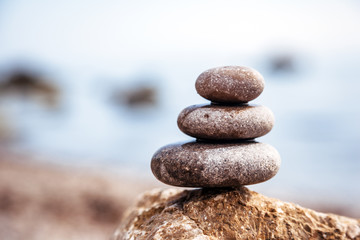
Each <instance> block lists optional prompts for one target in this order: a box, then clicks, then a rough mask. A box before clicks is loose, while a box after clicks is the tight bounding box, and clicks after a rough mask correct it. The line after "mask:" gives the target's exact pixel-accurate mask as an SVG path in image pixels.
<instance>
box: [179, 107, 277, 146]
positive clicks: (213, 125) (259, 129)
mask: <svg viewBox="0 0 360 240" xmlns="http://www.w3.org/2000/svg"><path fill="white" fill-rule="evenodd" d="M177 123H178V126H179V128H180V130H181V131H183V132H184V133H185V134H187V135H189V136H192V137H195V138H200V139H212V140H239V139H251V138H257V137H261V136H264V135H265V134H267V133H268V132H270V130H271V129H272V127H273V125H274V115H273V114H272V112H271V111H270V109H268V108H267V107H263V106H254V105H241V106H222V105H193V106H190V107H187V108H185V109H184V110H183V111H182V112H181V113H180V115H179V117H178V121H177Z"/></svg>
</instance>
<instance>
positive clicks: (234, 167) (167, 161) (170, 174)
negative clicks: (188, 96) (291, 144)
mask: <svg viewBox="0 0 360 240" xmlns="http://www.w3.org/2000/svg"><path fill="white" fill-rule="evenodd" d="M280 162H281V160H280V156H279V153H278V152H277V151H276V149H275V148H273V147H272V146H270V145H268V144H265V143H258V142H241V143H208V142H188V143H179V144H172V145H167V146H165V147H162V148H161V149H159V150H158V151H157V152H156V153H155V154H154V156H153V158H152V161H151V170H152V172H153V174H154V175H155V177H156V178H157V179H158V180H160V181H161V182H163V183H166V184H169V185H173V186H180V187H239V186H241V185H249V184H255V183H260V182H264V181H266V180H269V179H270V178H272V177H273V176H275V174H276V173H277V171H278V170H279V167H280Z"/></svg>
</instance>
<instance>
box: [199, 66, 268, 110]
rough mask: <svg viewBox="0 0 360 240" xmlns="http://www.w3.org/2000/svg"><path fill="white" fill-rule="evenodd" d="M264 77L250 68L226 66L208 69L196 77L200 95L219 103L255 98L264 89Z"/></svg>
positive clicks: (242, 101) (239, 101) (246, 100)
mask: <svg viewBox="0 0 360 240" xmlns="http://www.w3.org/2000/svg"><path fill="white" fill-rule="evenodd" d="M264 84H265V83H264V78H263V76H261V74H260V73H259V72H257V71H256V70H254V69H252V68H248V67H241V66H226V67H217V68H212V69H209V70H207V71H205V72H203V73H202V74H200V76H199V77H198V78H197V80H196V83H195V87H196V91H197V92H198V93H199V94H200V96H202V97H204V98H206V99H208V100H210V101H213V102H219V103H245V102H248V101H251V100H253V99H255V98H257V97H258V96H259V95H260V94H261V93H262V91H263V89H264Z"/></svg>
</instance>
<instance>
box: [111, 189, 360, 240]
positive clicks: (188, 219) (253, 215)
mask: <svg viewBox="0 0 360 240" xmlns="http://www.w3.org/2000/svg"><path fill="white" fill-rule="evenodd" d="M113 239H115V240H120V239H360V220H359V219H352V218H348V217H343V216H338V215H334V214H325V213H319V212H315V211H313V210H310V209H306V208H302V207H300V206H298V205H296V204H293V203H287V202H282V201H280V200H277V199H272V198H268V197H265V196H262V195H261V194H258V193H256V192H252V191H250V190H248V189H247V188H245V187H241V188H239V189H210V188H208V189H196V190H181V189H180V190H179V189H168V190H153V191H151V192H147V193H145V194H144V195H143V196H142V197H141V198H140V201H139V202H138V203H137V206H136V207H135V208H133V209H130V210H129V211H128V213H127V216H126V218H124V220H123V222H122V224H121V225H120V226H119V228H118V229H117V231H116V232H115V234H114V236H113Z"/></svg>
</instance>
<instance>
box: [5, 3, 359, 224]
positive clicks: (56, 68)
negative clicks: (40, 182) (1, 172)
mask: <svg viewBox="0 0 360 240" xmlns="http://www.w3.org/2000/svg"><path fill="white" fill-rule="evenodd" d="M359 29H360V4H359V2H358V1H351V0H349V1H325V0H323V1H316V2H314V1H309V0H306V1H297V2H291V3H290V2H287V1H282V0H277V1H231V0H229V1H165V0H155V1H142V0H136V1H115V0H106V1H95V0H94V1H88V0H87V1H85V0H78V1H68V0H65V1H45V0H31V1H25V0H19V1H10V0H2V1H0V144H1V151H2V154H5V153H6V154H9V153H11V154H13V153H15V154H19V153H20V154H23V155H24V156H36V157H37V158H39V159H43V160H44V161H50V162H52V163H55V164H58V165H66V166H70V167H73V166H76V167H83V166H93V167H99V168H107V169H112V170H113V171H115V172H117V174H120V175H121V174H123V173H124V172H126V176H132V177H134V178H136V177H139V176H141V177H143V178H146V179H148V181H153V182H156V180H155V179H154V177H152V174H151V170H150V167H149V164H150V160H151V156H152V155H153V153H154V152H155V151H156V150H157V149H158V148H159V147H161V146H163V145H165V144H169V143H173V142H179V141H186V140H189V139H190V137H187V136H186V135H184V134H182V133H181V132H180V130H178V128H177V125H176V119H177V115H178V114H179V112H180V111H181V110H182V109H183V108H185V107H187V106H188V105H192V104H197V103H206V102H207V101H206V100H205V99H202V98H201V97H200V96H198V95H197V93H196V91H195V88H194V83H195V80H196V78H197V76H198V75H199V74H200V73H201V72H202V71H204V70H206V69H209V68H212V67H216V66H223V65H244V66H250V67H253V68H255V69H257V70H258V71H259V72H261V73H262V74H263V76H264V77H265V81H266V87H265V90H264V92H263V94H262V95H261V96H260V97H259V98H258V99H256V100H255V101H254V103H256V104H262V105H265V106H267V107H269V108H270V109H272V110H273V112H274V114H275V117H276V124H275V127H274V129H273V130H272V131H271V132H270V133H269V134H268V135H267V136H265V137H262V138H259V141H262V142H266V143H269V144H271V145H273V146H274V147H276V148H277V149H278V151H279V152H280V154H281V156H282V166H281V169H280V171H279V173H278V175H277V176H276V177H274V178H273V179H272V180H270V181H268V182H266V183H263V184H259V185H256V186H250V189H253V190H256V191H258V192H261V193H263V194H266V195H269V196H273V197H277V198H281V199H283V200H288V201H294V202H298V203H301V204H304V205H305V206H307V205H311V204H312V203H317V204H320V205H323V206H324V205H328V206H334V208H337V209H338V210H339V208H340V210H339V211H342V212H343V213H345V214H347V215H351V216H355V217H356V216H357V217H360V206H359V202H360V186H359V183H360V174H359V173H360V147H359V143H360V127H359V123H360V107H359V102H360V94H359V89H360V81H359V79H360V31H359Z"/></svg>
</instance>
